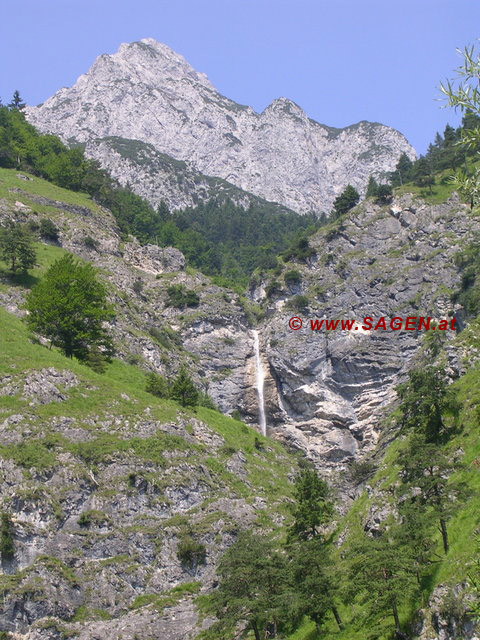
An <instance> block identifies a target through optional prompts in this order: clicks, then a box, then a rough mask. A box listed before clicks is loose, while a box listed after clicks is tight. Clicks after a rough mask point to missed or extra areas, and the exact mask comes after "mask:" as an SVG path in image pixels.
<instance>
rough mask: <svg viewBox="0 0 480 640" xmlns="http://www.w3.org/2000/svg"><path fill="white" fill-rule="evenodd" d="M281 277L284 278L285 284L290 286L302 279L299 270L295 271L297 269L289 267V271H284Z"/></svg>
mask: <svg viewBox="0 0 480 640" xmlns="http://www.w3.org/2000/svg"><path fill="white" fill-rule="evenodd" d="M283 279H284V280H285V284H286V285H287V286H289V287H290V286H293V285H296V284H300V282H301V280H302V274H301V273H300V271H297V269H291V270H290V271H286V272H285V275H284V276H283Z"/></svg>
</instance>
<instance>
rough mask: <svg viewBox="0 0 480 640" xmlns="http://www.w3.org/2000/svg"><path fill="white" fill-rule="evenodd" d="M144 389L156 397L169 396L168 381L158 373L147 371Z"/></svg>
mask: <svg viewBox="0 0 480 640" xmlns="http://www.w3.org/2000/svg"><path fill="white" fill-rule="evenodd" d="M145 391H148V393H151V394H152V395H154V396H157V398H169V397H170V383H169V382H168V380H167V379H166V378H164V377H163V376H161V375H159V374H158V373H153V372H151V373H147V384H146V387H145Z"/></svg>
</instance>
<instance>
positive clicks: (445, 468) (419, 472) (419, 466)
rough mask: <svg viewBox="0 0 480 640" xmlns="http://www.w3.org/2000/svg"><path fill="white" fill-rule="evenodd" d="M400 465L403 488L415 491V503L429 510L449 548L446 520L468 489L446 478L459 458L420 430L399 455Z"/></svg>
mask: <svg viewBox="0 0 480 640" xmlns="http://www.w3.org/2000/svg"><path fill="white" fill-rule="evenodd" d="M398 461H399V463H400V465H401V466H402V480H403V483H404V487H405V489H404V490H405V492H407V493H412V490H413V493H414V494H417V495H416V500H417V502H418V504H419V505H420V506H421V507H423V508H424V510H425V511H428V510H429V511H430V515H431V517H434V518H435V519H436V520H437V522H438V524H439V530H440V533H441V535H442V542H443V550H444V552H445V553H446V554H447V553H448V550H449V541H448V531H447V522H448V520H449V519H450V518H451V517H452V515H453V514H454V513H455V512H456V511H457V510H458V509H459V508H460V507H461V505H462V501H464V500H465V499H466V498H467V497H468V495H469V491H468V488H467V487H466V485H465V484H464V483H463V482H461V481H456V480H455V481H454V480H450V481H449V476H450V475H451V474H452V473H453V472H454V471H458V470H459V468H460V465H459V463H458V462H456V463H455V464H453V462H452V461H451V460H449V458H448V457H447V455H446V454H445V453H444V452H443V451H442V449H441V448H440V446H439V445H438V444H436V443H431V442H425V438H424V436H423V435H422V434H413V436H412V437H411V441H410V445H409V447H408V448H407V449H406V450H405V451H404V452H403V453H401V454H400V456H399V459H398Z"/></svg>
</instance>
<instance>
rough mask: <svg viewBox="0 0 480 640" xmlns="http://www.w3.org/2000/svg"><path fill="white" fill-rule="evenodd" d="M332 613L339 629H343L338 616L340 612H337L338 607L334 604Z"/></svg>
mask: <svg viewBox="0 0 480 640" xmlns="http://www.w3.org/2000/svg"><path fill="white" fill-rule="evenodd" d="M332 613H333V615H334V617H335V620H336V621H337V624H338V628H339V629H340V631H343V622H342V619H341V618H340V614H339V613H338V609H337V607H336V606H335V605H333V606H332Z"/></svg>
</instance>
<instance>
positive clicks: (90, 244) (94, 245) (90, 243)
mask: <svg viewBox="0 0 480 640" xmlns="http://www.w3.org/2000/svg"><path fill="white" fill-rule="evenodd" d="M83 244H84V245H85V246H86V247H87V249H93V251H96V250H97V249H98V241H97V240H95V239H94V238H92V236H85V238H84V239H83Z"/></svg>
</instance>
